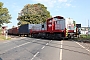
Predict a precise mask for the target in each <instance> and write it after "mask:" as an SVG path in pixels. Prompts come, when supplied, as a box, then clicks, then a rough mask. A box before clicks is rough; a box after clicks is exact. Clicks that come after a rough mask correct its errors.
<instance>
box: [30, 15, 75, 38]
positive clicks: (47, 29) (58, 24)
mask: <svg viewBox="0 0 90 60" xmlns="http://www.w3.org/2000/svg"><path fill="white" fill-rule="evenodd" d="M74 30H75V28H74V23H73V20H72V19H70V18H66V19H65V18H64V17H61V16H56V17H53V18H49V19H47V21H46V22H45V23H44V24H35V25H34V26H33V27H32V31H31V37H39V38H49V39H60V38H71V37H74V34H75V32H74Z"/></svg>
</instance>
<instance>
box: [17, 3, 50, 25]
mask: <svg viewBox="0 0 90 60" xmlns="http://www.w3.org/2000/svg"><path fill="white" fill-rule="evenodd" d="M50 17H51V16H50V12H49V11H47V7H45V6H44V5H43V4H40V3H37V4H27V5H25V6H24V8H23V9H22V10H21V12H20V13H19V16H18V18H17V20H18V21H19V23H18V25H20V24H29V23H30V24H38V23H44V22H45V21H46V19H47V18H50Z"/></svg>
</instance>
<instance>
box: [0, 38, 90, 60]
mask: <svg viewBox="0 0 90 60" xmlns="http://www.w3.org/2000/svg"><path fill="white" fill-rule="evenodd" d="M88 47H89V45H88ZM0 60H90V49H89V48H87V47H86V44H84V43H82V42H75V41H65V40H61V41H57V40H47V39H36V38H17V39H14V40H10V41H5V42H0Z"/></svg>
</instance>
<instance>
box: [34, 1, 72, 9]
mask: <svg viewBox="0 0 90 60" xmlns="http://www.w3.org/2000/svg"><path fill="white" fill-rule="evenodd" d="M33 1H34V2H36V3H42V4H44V5H45V6H46V7H48V8H49V9H52V8H56V7H57V6H59V7H60V8H62V7H71V6H72V4H71V3H72V2H73V0H33Z"/></svg>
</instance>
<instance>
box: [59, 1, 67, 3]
mask: <svg viewBox="0 0 90 60" xmlns="http://www.w3.org/2000/svg"><path fill="white" fill-rule="evenodd" d="M58 1H59V2H61V3H62V2H67V1H68V0H58Z"/></svg>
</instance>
